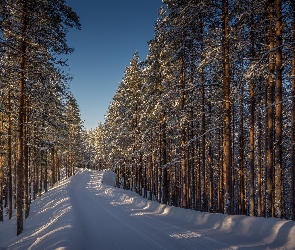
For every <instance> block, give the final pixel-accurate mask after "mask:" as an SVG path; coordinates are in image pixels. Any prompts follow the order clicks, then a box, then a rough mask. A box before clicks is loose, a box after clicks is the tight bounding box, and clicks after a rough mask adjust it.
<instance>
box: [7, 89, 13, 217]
mask: <svg viewBox="0 0 295 250" xmlns="http://www.w3.org/2000/svg"><path fill="white" fill-rule="evenodd" d="M7 117H8V141H7V143H8V152H7V153H8V159H7V168H8V217H9V220H10V219H11V217H12V131H11V130H12V129H11V126H12V124H11V89H10V87H9V89H8V115H7Z"/></svg>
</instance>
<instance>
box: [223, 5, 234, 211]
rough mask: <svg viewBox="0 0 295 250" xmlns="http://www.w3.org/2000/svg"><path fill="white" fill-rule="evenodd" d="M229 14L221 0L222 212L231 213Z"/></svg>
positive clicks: (226, 6)
mask: <svg viewBox="0 0 295 250" xmlns="http://www.w3.org/2000/svg"><path fill="white" fill-rule="evenodd" d="M228 19H229V14H228V0H222V21H223V27H222V33H223V66H224V69H223V71H224V76H223V87H224V134H223V137H224V141H223V142H224V144H223V145H224V146H223V154H224V161H223V185H224V187H223V189H224V206H225V208H224V213H227V214H233V193H232V190H231V186H232V183H231V181H232V180H231V168H232V149H231V144H232V138H231V103H230V62H229V23H228Z"/></svg>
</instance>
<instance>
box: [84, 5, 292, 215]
mask: <svg viewBox="0 0 295 250" xmlns="http://www.w3.org/2000/svg"><path fill="white" fill-rule="evenodd" d="M158 13H159V14H158V19H157V21H156V23H155V25H154V28H155V34H154V38H153V39H152V40H150V41H149V54H148V56H147V58H146V60H144V61H140V60H139V55H138V53H137V52H135V53H134V55H133V57H132V58H131V61H130V65H129V66H128V67H126V70H125V74H124V77H123V79H122V82H121V83H120V84H119V86H118V88H117V91H116V93H115V95H114V98H113V101H112V103H111V104H110V106H109V109H108V113H107V116H106V120H105V123H104V124H100V125H99V126H98V127H97V128H95V129H93V130H91V131H89V133H88V134H89V140H90V141H89V145H90V147H91V148H90V151H92V156H91V159H92V161H90V162H89V164H90V166H91V167H92V168H98V169H101V168H109V169H112V170H113V171H115V172H116V174H117V179H116V185H117V187H123V188H124V189H130V190H133V191H135V192H137V193H138V194H140V195H142V196H143V197H146V198H148V199H150V200H155V201H158V202H160V203H164V204H169V205H172V206H179V207H182V208H187V209H193V210H197V211H203V212H212V213H226V214H232V215H233V214H235V215H249V216H258V217H276V218H283V219H288V220H294V219H295V171H294V170H295V98H294V97H295V2H294V1H288V0H286V1H280V0H275V1H269V0H267V1H266V0H263V1H260V0H259V1H256V0H249V1H228V0H220V1H209V0H204V1H201V0H200V1H168V0H167V1H163V5H162V7H161V8H160V10H159V12H158Z"/></svg>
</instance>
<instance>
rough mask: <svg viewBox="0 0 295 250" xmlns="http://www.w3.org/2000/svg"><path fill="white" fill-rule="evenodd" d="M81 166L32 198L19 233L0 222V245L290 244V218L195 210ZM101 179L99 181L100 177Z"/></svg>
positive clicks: (294, 234) (293, 234) (294, 237)
mask: <svg viewBox="0 0 295 250" xmlns="http://www.w3.org/2000/svg"><path fill="white" fill-rule="evenodd" d="M113 177H114V175H113V173H111V172H96V171H87V170H85V171H82V170H80V171H79V173H77V174H76V175H75V176H73V177H72V178H71V179H70V180H65V181H63V182H61V183H59V185H56V186H55V187H54V188H53V189H52V190H50V191H49V192H48V193H46V194H45V195H44V196H42V197H41V198H39V199H37V200H36V201H34V202H33V203H32V206H31V214H30V216H29V218H28V219H27V220H25V224H24V232H23V233H22V234H21V235H20V236H19V237H16V236H15V231H16V226H15V219H13V220H11V221H8V220H7V218H6V220H5V221H4V223H0V250H2V249H42V250H43V249H59V250H61V249H69V250H72V249H73V250H75V249H78V250H80V249H85V250H91V249H101V250H104V249H106V250H107V249H112V250H116V249H120V250H122V249H128V250H133V249H139V250H145V249H153V250H154V249H155V250H156V249H169V250H170V249H171V250H173V249H190V250H192V249H200V250H201V249H251V250H252V249H295V222H294V221H284V220H278V219H264V218H255V217H246V216H226V215H222V214H210V213H200V212H196V211H191V210H186V209H181V208H176V207H170V206H166V205H163V204H159V203H156V202H152V201H148V200H146V199H143V198H142V197H140V196H138V195H137V194H135V193H134V192H131V191H126V190H122V189H117V188H115V187H113V185H112V184H113ZM102 180H103V182H102Z"/></svg>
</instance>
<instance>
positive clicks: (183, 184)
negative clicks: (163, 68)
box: [180, 52, 187, 208]
mask: <svg viewBox="0 0 295 250" xmlns="http://www.w3.org/2000/svg"><path fill="white" fill-rule="evenodd" d="M181 64H182V65H181V67H182V69H181V71H182V73H181V90H182V91H181V100H180V101H181V111H182V114H184V113H185V102H186V100H185V61H184V52H183V53H182V62H181ZM185 148H186V147H185V124H184V123H183V122H182V124H181V189H182V190H181V207H184V208H187V185H186V184H187V183H186V175H187V166H186V164H185V163H186V161H185V152H186V150H185Z"/></svg>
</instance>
